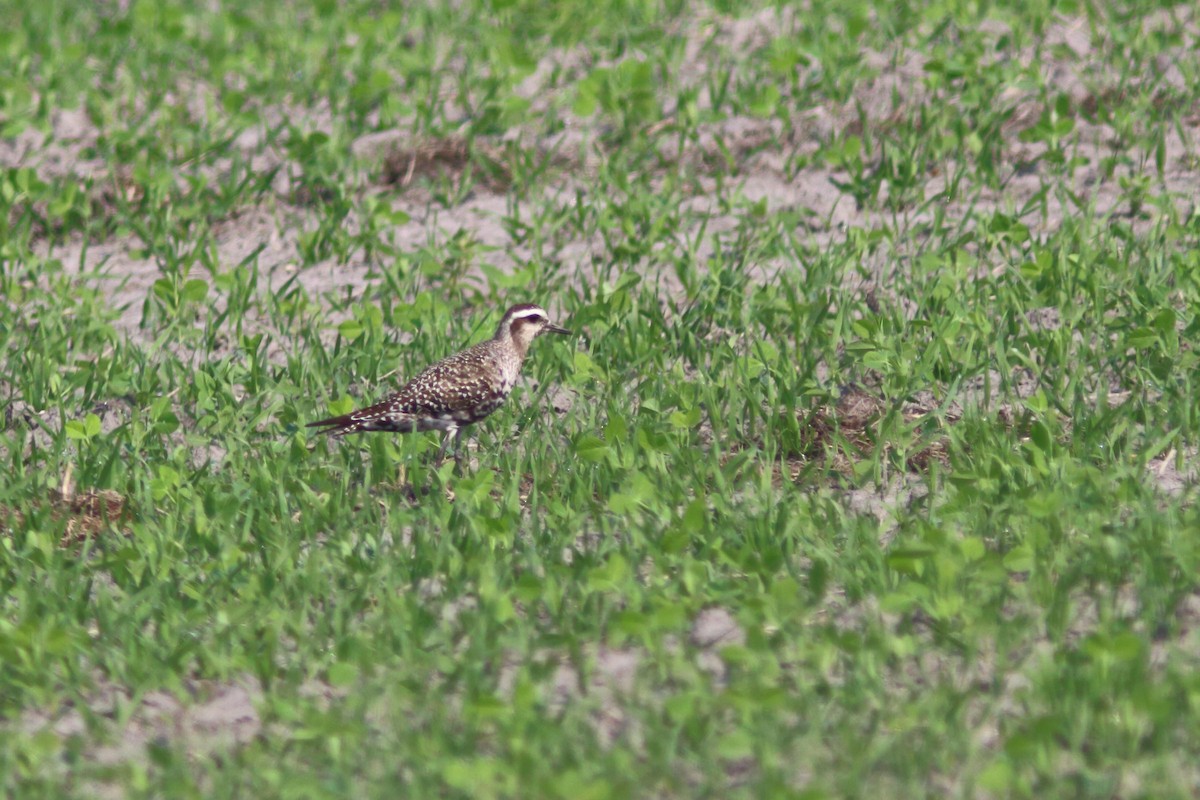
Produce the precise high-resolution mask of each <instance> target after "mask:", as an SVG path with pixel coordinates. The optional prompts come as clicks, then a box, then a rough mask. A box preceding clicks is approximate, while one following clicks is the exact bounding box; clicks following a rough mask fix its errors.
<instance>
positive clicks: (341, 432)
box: [308, 303, 570, 454]
mask: <svg viewBox="0 0 1200 800" xmlns="http://www.w3.org/2000/svg"><path fill="white" fill-rule="evenodd" d="M546 332H549V333H561V334H570V331H568V330H566V329H564V328H560V327H558V326H557V325H552V324H550V319H549V317H548V316H547V314H546V312H545V310H544V309H542V308H541V307H539V306H535V305H532V304H529V303H526V304H523V305H518V306H513V307H512V308H510V309H509V310H508V311H507V312H505V314H504V318H503V319H501V320H500V324H499V325H498V326H497V328H496V335H495V336H493V337H492V338H491V339H488V340H487V341H486V342H480V343H479V344H477V345H475V346H474V347H468V348H467V349H466V350H463V351H461V352H458V353H455V354H454V355H452V356H449V357H447V358H444V359H442V360H441V361H438V362H437V363H435V364H433V365H431V366H429V367H427V368H426V369H425V370H424V371H423V372H422V373H421V374H419V375H417V377H415V378H413V379H412V380H411V381H409V382H408V383H407V384H405V385H404V387H403V388H401V389H400V391H398V392H396V393H395V394H393V395H390V396H389V397H387V398H385V399H384V400H382V401H381V402H379V403H376V404H375V405H373V406H368V407H367V408H363V409H359V410H358V411H353V412H351V413H349V414H344V415H342V416H340V417H330V418H329V419H323V420H319V421H318V422H310V423H308V427H310V428H311V427H323V428H324V430H323V431H322V432H323V433H328V434H330V435H332V436H345V435H346V434H348V433H364V432H366V431H392V432H394V433H410V432H412V431H445V433H446V438H445V440H444V441H443V443H442V454H444V453H445V451H446V445H447V444H449V443H450V440H451V439H452V438H453V439H454V440H455V442H456V446H457V440H458V438H459V437H461V436H462V429H463V428H464V427H466V426H467V425H470V424H471V423H473V422H479V421H480V420H481V419H483V418H484V417H486V416H488V415H489V414H491V413H492V412H493V411H495V410H496V409H497V408H499V407H500V405H501V404H502V403H503V402H504V400H505V399H506V398H507V397H508V394H509V392H511V391H512V387H513V384H514V383H516V380H517V376H518V375H520V374H521V365H522V364H523V363H524V361H525V354H526V353H527V352H528V351H529V344H530V343H531V342H532V341H533V340H534V339H535V338H537V337H538V336H539V335H540V334H543V333H546Z"/></svg>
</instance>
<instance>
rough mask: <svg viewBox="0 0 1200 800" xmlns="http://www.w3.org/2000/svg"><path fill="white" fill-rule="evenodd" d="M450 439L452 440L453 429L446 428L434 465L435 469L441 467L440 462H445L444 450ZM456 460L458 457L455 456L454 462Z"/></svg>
mask: <svg viewBox="0 0 1200 800" xmlns="http://www.w3.org/2000/svg"><path fill="white" fill-rule="evenodd" d="M452 438H454V429H453V428H448V429H447V430H446V433H445V435H444V436H442V446H441V449H439V450H438V454H437V461H436V462H435V463H434V467H435V468H436V467H440V466H442V462H443V461H445V460H446V448H447V447H449V446H450V440H451V439H452ZM457 459H458V457H457V454H456V455H455V460H457Z"/></svg>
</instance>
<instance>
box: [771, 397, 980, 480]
mask: <svg viewBox="0 0 1200 800" xmlns="http://www.w3.org/2000/svg"><path fill="white" fill-rule="evenodd" d="M888 410H889V408H888V405H887V403H885V402H884V400H883V399H881V398H880V397H878V396H876V395H875V394H872V393H871V392H869V391H867V390H866V389H864V388H862V387H859V386H846V387H843V389H842V392H841V395H840V396H839V397H838V399H837V402H836V403H834V404H833V405H832V406H829V405H826V406H820V407H818V408H816V409H814V410H813V411H812V412H811V413H810V414H809V415H808V417H807V418H806V419H803V420H801V430H800V447H799V448H798V451H797V452H795V453H794V455H795V456H796V457H798V458H799V459H801V460H804V461H811V460H813V459H816V458H820V457H823V456H824V457H829V458H831V459H832V464H831V466H832V467H833V469H834V470H835V471H837V472H842V473H849V472H850V471H852V469H853V462H854V461H855V460H860V459H863V458H870V457H871V456H872V455H873V454H874V453H875V452H876V450H877V449H878V448H884V449H885V450H887V451H891V450H895V449H897V448H898V447H899V448H901V449H902V450H903V452H904V453H905V454H906V455H905V466H906V467H907V469H909V470H910V471H912V472H922V471H924V470H926V469H928V468H929V465H930V462H932V461H937V462H939V463H941V464H947V463H948V462H949V457H948V455H947V449H946V439H945V437H944V436H943V435H941V430H942V428H943V426H944V425H945V424H947V423H950V424H953V423H954V422H957V421H958V417H957V416H956V415H942V416H937V415H935V414H934V409H932V408H929V407H927V406H924V405H921V404H917V403H905V404H904V405H903V406H901V408H900V409H899V413H900V415H901V419H902V421H903V423H904V428H903V430H905V431H907V432H908V438H907V440H906V441H903V442H898V441H891V440H886V439H885V438H884V437H883V435H881V431H880V424H881V422H882V421H883V420H884V418H885V417H886V416H887V414H888Z"/></svg>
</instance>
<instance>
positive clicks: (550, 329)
mask: <svg viewBox="0 0 1200 800" xmlns="http://www.w3.org/2000/svg"><path fill="white" fill-rule="evenodd" d="M544 330H546V331H547V332H548V333H561V334H562V335H563V336H574V334H573V333H572V332H571V331H569V330H567V329H566V328H560V327H558V326H557V325H547V326H546V327H545V329H544Z"/></svg>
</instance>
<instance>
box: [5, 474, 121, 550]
mask: <svg viewBox="0 0 1200 800" xmlns="http://www.w3.org/2000/svg"><path fill="white" fill-rule="evenodd" d="M47 506H48V507H49V511H50V516H49V518H50V520H51V521H52V524H53V526H54V527H55V528H58V526H59V525H61V526H62V535H61V538H60V539H59V545H60V546H61V547H72V546H74V545H78V544H81V543H83V542H85V541H87V540H89V539H94V538H96V537H97V536H99V535H100V534H101V533H104V532H105V531H111V530H115V531H121V532H124V529H123V528H122V524H123V523H125V522H127V521H128V520H129V507H128V504H127V503H126V501H125V498H124V497H123V496H122V495H121V494H120V493H119V492H115V491H113V490H112V489H87V490H84V491H82V492H80V491H77V490H76V487H75V484H74V481H73V480H72V471H71V469H70V468H69V467H68V469H67V472H66V474H65V475H64V476H63V481H62V485H61V487H60V488H58V489H51V490H50V491H49V492H48V497H47V499H46V500H45V501H41V500H34V501H33V503H32V509H30V510H31V511H34V510H41V509H42V508H45V507H47ZM28 516H29V514H28V512H22V511H21V510H20V509H17V508H12V507H9V506H4V505H0V531H7V532H9V533H11V532H12V531H14V530H16V529H18V528H21V527H23V526H24V525H25V524H26V520H27V518H28Z"/></svg>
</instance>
